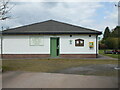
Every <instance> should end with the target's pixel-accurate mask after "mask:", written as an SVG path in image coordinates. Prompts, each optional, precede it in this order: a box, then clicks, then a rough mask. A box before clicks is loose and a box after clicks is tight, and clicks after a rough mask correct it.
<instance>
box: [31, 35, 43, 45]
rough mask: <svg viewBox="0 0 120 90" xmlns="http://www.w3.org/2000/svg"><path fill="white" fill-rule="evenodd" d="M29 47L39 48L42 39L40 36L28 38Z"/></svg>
mask: <svg viewBox="0 0 120 90" xmlns="http://www.w3.org/2000/svg"><path fill="white" fill-rule="evenodd" d="M29 43H30V46H41V45H43V44H44V43H43V37H42V36H30V37H29Z"/></svg>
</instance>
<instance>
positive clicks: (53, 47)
mask: <svg viewBox="0 0 120 90" xmlns="http://www.w3.org/2000/svg"><path fill="white" fill-rule="evenodd" d="M50 55H51V57H57V56H59V38H54V37H52V38H50Z"/></svg>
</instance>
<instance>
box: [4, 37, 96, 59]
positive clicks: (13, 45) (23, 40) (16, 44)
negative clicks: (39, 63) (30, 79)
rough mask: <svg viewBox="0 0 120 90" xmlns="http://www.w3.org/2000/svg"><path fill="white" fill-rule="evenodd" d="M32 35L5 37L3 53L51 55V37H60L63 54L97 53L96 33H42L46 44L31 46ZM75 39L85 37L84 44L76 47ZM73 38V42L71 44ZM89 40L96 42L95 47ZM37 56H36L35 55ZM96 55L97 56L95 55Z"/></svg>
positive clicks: (61, 52)
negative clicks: (90, 46)
mask: <svg viewBox="0 0 120 90" xmlns="http://www.w3.org/2000/svg"><path fill="white" fill-rule="evenodd" d="M29 36H30V35H13V36H12V35H8V36H4V37H3V54H4V55H8V54H9V55H10V56H11V54H14V55H21V57H22V55H27V54H29V55H31V56H32V55H33V57H34V55H35V54H36V55H38V56H39V55H43V56H45V57H46V56H50V37H59V38H60V54H61V56H65V54H66V55H77V56H78V55H81V56H82V55H83V54H84V55H85V54H86V55H88V56H89V55H91V54H92V55H95V54H96V35H91V37H89V35H72V37H70V35H57V36H56V35H44V36H43V35H42V36H43V41H44V42H43V43H44V45H41V46H30V42H29ZM38 36H41V35H38ZM75 39H83V40H84V46H83V47H82V46H80V47H76V46H75ZM70 40H72V44H70ZM89 42H94V48H93V49H90V48H89ZM35 57H36V56H35ZM94 57H95V56H94Z"/></svg>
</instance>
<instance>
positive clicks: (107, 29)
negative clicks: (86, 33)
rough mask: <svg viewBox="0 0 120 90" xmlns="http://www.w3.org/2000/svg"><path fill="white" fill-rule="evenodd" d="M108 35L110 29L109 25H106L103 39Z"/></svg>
mask: <svg viewBox="0 0 120 90" xmlns="http://www.w3.org/2000/svg"><path fill="white" fill-rule="evenodd" d="M108 37H110V29H109V27H106V28H105V32H104V35H103V39H107V38H108Z"/></svg>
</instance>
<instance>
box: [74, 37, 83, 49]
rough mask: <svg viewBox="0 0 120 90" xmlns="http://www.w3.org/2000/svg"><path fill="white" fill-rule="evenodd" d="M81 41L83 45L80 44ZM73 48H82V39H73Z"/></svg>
mask: <svg viewBox="0 0 120 90" xmlns="http://www.w3.org/2000/svg"><path fill="white" fill-rule="evenodd" d="M81 41H82V42H83V43H81ZM77 42H79V43H78V44H77ZM75 46H76V47H83V46H84V40H83V39H75Z"/></svg>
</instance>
